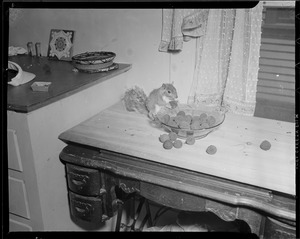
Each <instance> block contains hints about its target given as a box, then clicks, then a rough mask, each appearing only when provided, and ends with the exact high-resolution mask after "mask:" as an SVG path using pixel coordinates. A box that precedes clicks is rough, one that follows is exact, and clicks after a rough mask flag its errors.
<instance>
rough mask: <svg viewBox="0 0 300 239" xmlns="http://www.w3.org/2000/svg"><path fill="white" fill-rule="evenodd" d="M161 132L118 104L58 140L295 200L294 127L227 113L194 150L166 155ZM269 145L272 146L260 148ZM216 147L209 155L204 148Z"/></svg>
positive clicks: (170, 151) (63, 134)
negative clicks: (265, 190)
mask: <svg viewBox="0 0 300 239" xmlns="http://www.w3.org/2000/svg"><path fill="white" fill-rule="evenodd" d="M164 132H165V131H164V130H163V129H161V128H156V127H154V126H153V124H151V123H150V120H149V119H148V118H147V116H146V115H142V114H139V113H136V112H128V111H126V109H125V106H124V105H123V103H122V102H119V103H118V104H116V105H113V106H112V107H110V108H108V109H106V110H103V111H101V112H100V113H98V114H97V115H95V116H93V117H92V118H90V119H88V120H86V121H84V122H82V123H80V124H79V125H77V126H75V127H73V128H71V129H69V130H67V131H65V132H63V133H62V134H61V135H60V136H59V138H60V139H61V140H63V141H66V142H68V141H69V142H74V143H79V144H83V145H87V146H92V147H97V148H102V149H106V150H111V151H114V152H118V153H122V154H127V155H132V156H135V157H139V158H143V159H145V160H151V161H154V162H158V163H163V164H167V165H171V166H175V167H179V168H184V169H188V170H192V171H195V172H200V173H204V174H208V175H212V176H216V177H221V178H225V179H229V180H234V181H237V182H240V183H245V184H250V185H254V186H257V187H261V188H265V189H269V190H273V191H278V192H282V193H287V194H290V195H295V124H294V123H289V122H283V121H276V120H270V119H264V118H258V117H248V116H241V115H235V114H231V113H226V118H225V121H224V123H223V124H222V125H221V127H220V128H219V129H218V130H216V131H215V132H212V133H211V134H209V135H208V136H207V137H205V138H203V139H199V140H197V141H196V143H195V144H194V145H187V144H184V145H183V147H182V148H180V149H176V148H173V149H171V150H166V149H164V148H163V147H162V143H160V142H159V139H158V138H159V136H160V135H161V134H163V133H164ZM263 140H268V141H269V142H270V143H271V145H272V147H271V149H270V150H268V151H264V150H262V149H260V147H259V146H260V143H261V142H262V141H263ZM209 145H215V146H216V147H217V153H216V154H214V155H209V154H207V153H206V148H207V147H208V146H209Z"/></svg>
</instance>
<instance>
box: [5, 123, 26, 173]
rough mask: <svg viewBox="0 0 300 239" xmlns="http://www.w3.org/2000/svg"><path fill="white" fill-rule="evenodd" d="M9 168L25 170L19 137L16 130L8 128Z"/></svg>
mask: <svg viewBox="0 0 300 239" xmlns="http://www.w3.org/2000/svg"><path fill="white" fill-rule="evenodd" d="M7 147H8V168H9V169H13V170H16V171H19V172H22V171H23V167H22V161H21V154H20V150H19V144H18V138H17V134H16V131H15V130H12V129H7Z"/></svg>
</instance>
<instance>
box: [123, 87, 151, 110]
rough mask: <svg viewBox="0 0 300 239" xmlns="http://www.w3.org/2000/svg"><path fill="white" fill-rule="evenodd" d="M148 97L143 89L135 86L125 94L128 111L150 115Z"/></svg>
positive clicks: (124, 99)
mask: <svg viewBox="0 0 300 239" xmlns="http://www.w3.org/2000/svg"><path fill="white" fill-rule="evenodd" d="M146 100H147V96H146V94H145V92H144V91H143V89H141V88H139V87H138V86H135V87H134V88H131V89H128V90H126V92H125V95H124V97H123V101H124V104H125V107H126V109H127V110H128V111H137V112H139V113H141V114H148V112H149V111H148V109H147V107H146Z"/></svg>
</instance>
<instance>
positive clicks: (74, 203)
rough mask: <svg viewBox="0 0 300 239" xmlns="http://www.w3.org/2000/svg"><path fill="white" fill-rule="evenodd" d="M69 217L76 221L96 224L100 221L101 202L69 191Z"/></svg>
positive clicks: (95, 198) (98, 199)
mask: <svg viewBox="0 0 300 239" xmlns="http://www.w3.org/2000/svg"><path fill="white" fill-rule="evenodd" d="M69 199H70V210H71V215H72V216H73V217H75V218H76V219H81V220H83V221H88V222H92V223H97V222H101V221H102V200H101V199H100V198H97V197H84V196H81V195H78V194H75V193H73V192H71V191H69Z"/></svg>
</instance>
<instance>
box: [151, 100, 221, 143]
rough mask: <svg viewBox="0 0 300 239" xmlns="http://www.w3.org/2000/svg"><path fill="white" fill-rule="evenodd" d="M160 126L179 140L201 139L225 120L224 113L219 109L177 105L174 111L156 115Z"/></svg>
mask: <svg viewBox="0 0 300 239" xmlns="http://www.w3.org/2000/svg"><path fill="white" fill-rule="evenodd" d="M157 118H158V120H159V121H160V123H161V126H162V127H163V128H164V129H166V130H167V131H168V132H174V133H176V134H177V136H178V137H179V138H184V139H186V138H189V137H190V136H192V137H194V138H195V139H201V138H204V137H205V136H207V135H208V134H209V133H211V132H213V131H215V130H216V129H218V128H219V127H220V126H221V124H222V123H223V122H224V120H225V112H224V111H223V110H222V109H220V108H213V109H212V108H209V107H196V106H192V105H179V106H178V107H177V108H176V109H173V110H170V111H164V112H160V113H159V114H158V115H157Z"/></svg>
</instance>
